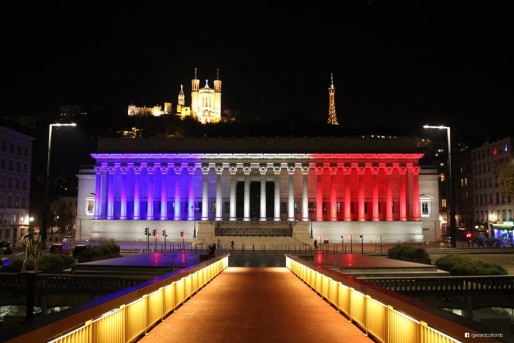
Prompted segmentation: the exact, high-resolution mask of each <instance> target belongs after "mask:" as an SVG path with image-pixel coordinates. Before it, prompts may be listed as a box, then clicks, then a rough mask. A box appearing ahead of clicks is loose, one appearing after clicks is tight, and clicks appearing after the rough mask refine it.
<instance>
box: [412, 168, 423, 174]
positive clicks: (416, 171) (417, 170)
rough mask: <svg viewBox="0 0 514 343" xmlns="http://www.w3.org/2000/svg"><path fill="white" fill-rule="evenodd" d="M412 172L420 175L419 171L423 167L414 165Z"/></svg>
mask: <svg viewBox="0 0 514 343" xmlns="http://www.w3.org/2000/svg"><path fill="white" fill-rule="evenodd" d="M411 170H412V174H414V175H419V172H420V171H421V167H412V168H411Z"/></svg>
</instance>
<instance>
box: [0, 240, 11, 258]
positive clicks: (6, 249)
mask: <svg viewBox="0 0 514 343" xmlns="http://www.w3.org/2000/svg"><path fill="white" fill-rule="evenodd" d="M12 250H13V249H12V244H11V242H7V241H1V242H0V254H2V255H10V254H12Z"/></svg>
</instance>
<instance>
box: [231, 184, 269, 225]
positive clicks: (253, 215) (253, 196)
mask: <svg viewBox="0 0 514 343" xmlns="http://www.w3.org/2000/svg"><path fill="white" fill-rule="evenodd" d="M274 194H275V183H274V182H272V181H266V205H265V206H266V218H267V219H268V220H272V219H273V209H274V206H275V196H274ZM244 197H245V192H244V181H238V182H237V185H236V217H237V220H243V218H244ZM249 200H250V220H252V221H253V220H259V219H260V217H261V182H260V181H251V182H250V197H249Z"/></svg>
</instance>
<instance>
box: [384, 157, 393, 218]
mask: <svg viewBox="0 0 514 343" xmlns="http://www.w3.org/2000/svg"><path fill="white" fill-rule="evenodd" d="M384 171H385V173H386V176H387V177H386V183H387V190H386V221H389V222H390V221H393V220H394V218H393V186H392V183H393V167H391V166H388V167H386V168H385V169H384Z"/></svg>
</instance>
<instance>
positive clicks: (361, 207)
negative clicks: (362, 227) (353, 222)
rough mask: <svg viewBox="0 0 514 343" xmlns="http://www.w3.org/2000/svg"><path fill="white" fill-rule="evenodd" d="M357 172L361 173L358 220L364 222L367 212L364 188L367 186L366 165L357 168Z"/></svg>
mask: <svg viewBox="0 0 514 343" xmlns="http://www.w3.org/2000/svg"><path fill="white" fill-rule="evenodd" d="M357 173H358V175H359V183H358V184H359V193H358V195H357V196H358V201H359V209H358V213H359V216H358V220H359V221H360V222H363V221H365V220H366V213H365V211H364V209H365V208H364V206H365V205H364V188H365V187H366V182H365V174H366V167H365V166H362V165H359V166H358V168H357Z"/></svg>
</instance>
